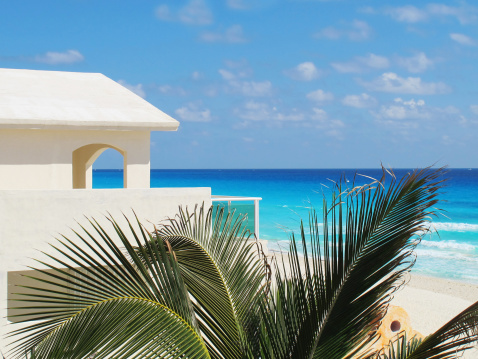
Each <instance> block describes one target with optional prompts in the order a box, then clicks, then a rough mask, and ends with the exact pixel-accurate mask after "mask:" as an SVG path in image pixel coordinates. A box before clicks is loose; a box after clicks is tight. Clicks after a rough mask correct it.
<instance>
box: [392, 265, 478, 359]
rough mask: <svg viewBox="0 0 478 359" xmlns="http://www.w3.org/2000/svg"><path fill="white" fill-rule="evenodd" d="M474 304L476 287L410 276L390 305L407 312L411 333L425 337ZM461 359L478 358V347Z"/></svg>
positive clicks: (477, 297)
mask: <svg viewBox="0 0 478 359" xmlns="http://www.w3.org/2000/svg"><path fill="white" fill-rule="evenodd" d="M477 301H478V286H477V285H473V284H468V283H462V282H456V281H452V280H447V279H440V278H435V277H425V276H420V275H416V274H411V275H409V281H408V283H407V284H406V285H405V286H404V287H402V288H401V289H400V290H399V291H398V292H396V293H395V296H394V299H393V301H392V304H393V305H397V306H400V307H402V308H403V309H405V310H406V311H407V313H408V315H409V316H410V322H411V326H412V328H413V329H414V330H416V331H418V332H420V333H422V334H423V335H428V334H431V333H433V332H434V331H436V330H437V329H439V328H440V327H441V326H442V325H443V324H445V323H446V322H448V321H449V320H450V319H452V318H453V317H455V316H456V315H457V314H459V313H460V312H461V311H463V310H464V309H466V308H467V307H469V306H470V305H472V304H473V303H475V302H477ZM463 358H467V359H472V358H474V359H477V358H478V348H474V349H470V350H468V351H467V352H465V355H464V356H463Z"/></svg>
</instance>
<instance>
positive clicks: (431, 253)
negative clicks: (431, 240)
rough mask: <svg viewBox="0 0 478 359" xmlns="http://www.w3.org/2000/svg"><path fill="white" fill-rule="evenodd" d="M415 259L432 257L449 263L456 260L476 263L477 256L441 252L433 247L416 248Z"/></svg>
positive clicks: (477, 260) (477, 261)
mask: <svg viewBox="0 0 478 359" xmlns="http://www.w3.org/2000/svg"><path fill="white" fill-rule="evenodd" d="M415 252H416V254H417V260H418V261H420V258H433V259H444V260H447V261H450V263H457V262H472V263H478V257H476V256H470V255H465V254H460V253H456V252H442V251H436V250H433V249H429V250H427V249H416V251H415Z"/></svg>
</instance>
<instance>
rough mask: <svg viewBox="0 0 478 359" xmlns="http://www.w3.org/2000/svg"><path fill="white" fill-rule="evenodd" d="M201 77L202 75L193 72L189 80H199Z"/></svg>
mask: <svg viewBox="0 0 478 359" xmlns="http://www.w3.org/2000/svg"><path fill="white" fill-rule="evenodd" d="M203 77H204V76H203V74H202V73H201V72H199V71H193V73H192V74H191V79H193V80H194V81H198V80H201V79H202V78H203Z"/></svg>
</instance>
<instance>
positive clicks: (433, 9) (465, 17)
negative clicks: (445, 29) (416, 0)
mask: <svg viewBox="0 0 478 359" xmlns="http://www.w3.org/2000/svg"><path fill="white" fill-rule="evenodd" d="M427 10H428V12H429V13H430V14H433V15H441V16H452V17H455V18H456V19H457V20H458V21H459V22H460V23H461V24H468V23H472V22H476V20H477V13H478V9H477V8H476V7H475V6H469V5H466V4H465V3H463V4H462V5H461V6H459V7H457V6H448V5H444V4H429V5H427Z"/></svg>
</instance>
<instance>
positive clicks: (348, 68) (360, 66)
mask: <svg viewBox="0 0 478 359" xmlns="http://www.w3.org/2000/svg"><path fill="white" fill-rule="evenodd" d="M331 66H332V67H333V68H334V69H335V70H336V71H338V72H342V73H361V72H364V71H366V70H369V69H385V68H387V67H389V66H390V61H389V60H388V59H387V58H386V57H384V56H379V55H375V54H368V55H367V56H363V57H361V56H357V57H355V58H354V60H352V61H349V62H333V63H331Z"/></svg>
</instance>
